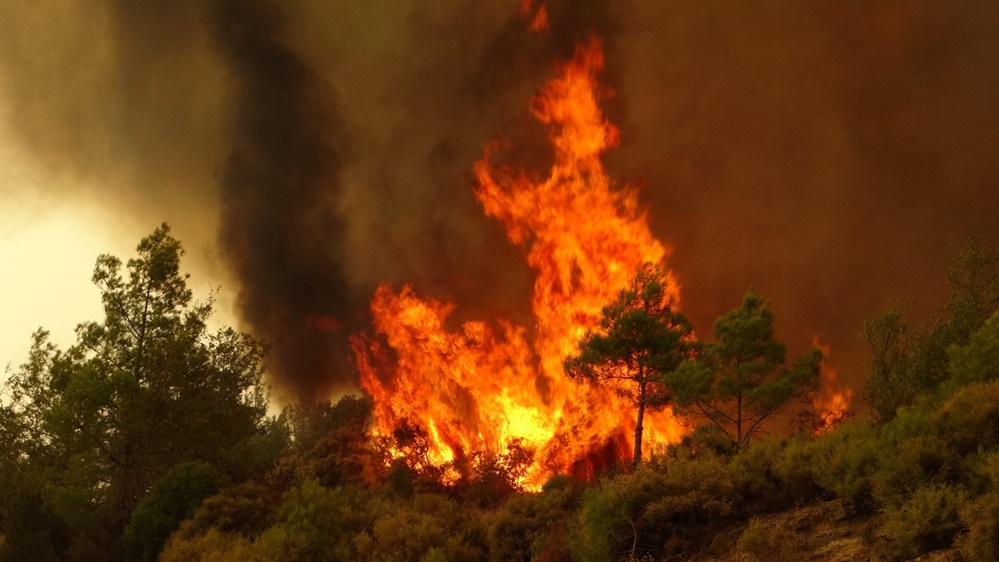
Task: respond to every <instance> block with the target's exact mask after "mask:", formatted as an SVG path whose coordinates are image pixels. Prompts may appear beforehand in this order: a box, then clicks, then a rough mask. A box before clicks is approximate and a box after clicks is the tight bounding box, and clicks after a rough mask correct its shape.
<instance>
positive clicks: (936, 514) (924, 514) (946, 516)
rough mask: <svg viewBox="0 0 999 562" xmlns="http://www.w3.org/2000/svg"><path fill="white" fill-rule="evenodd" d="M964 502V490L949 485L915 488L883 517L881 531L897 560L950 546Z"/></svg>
mask: <svg viewBox="0 0 999 562" xmlns="http://www.w3.org/2000/svg"><path fill="white" fill-rule="evenodd" d="M965 500H966V494H965V492H964V491H963V490H961V489H959V488H955V487H952V486H948V485H932V486H924V487H922V488H918V489H917V490H915V492H913V494H912V496H911V497H910V498H909V499H908V500H906V501H904V502H903V503H901V504H900V505H898V506H895V507H889V508H888V509H886V510H885V512H884V514H883V516H882V517H883V522H882V531H883V533H884V535H885V536H886V537H887V538H888V539H889V541H890V542H891V544H892V547H893V548H894V550H895V554H896V556H898V557H899V558H914V557H916V556H919V555H920V554H922V553H924V552H929V551H931V550H936V549H939V548H945V547H948V546H950V545H951V543H952V542H953V540H954V537H955V535H957V533H958V532H959V531H960V530H961V528H962V525H961V521H960V517H959V511H960V509H961V506H962V504H963V503H964V502H965Z"/></svg>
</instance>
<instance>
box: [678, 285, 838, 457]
mask: <svg viewBox="0 0 999 562" xmlns="http://www.w3.org/2000/svg"><path fill="white" fill-rule="evenodd" d="M773 322H774V319H773V314H772V313H771V312H770V304H769V303H768V302H765V301H764V300H763V297H761V296H760V295H759V294H757V293H756V292H755V291H753V290H750V291H749V292H748V293H746V296H745V297H743V299H742V305H741V306H740V307H738V308H736V309H734V310H732V311H730V312H727V313H725V314H723V315H722V316H720V317H719V318H718V319H717V320H716V321H715V327H714V328H715V329H714V335H715V340H716V341H714V342H711V343H707V344H705V345H704V346H703V348H702V350H701V352H700V354H699V356H698V357H697V358H696V359H692V360H689V361H686V362H684V364H683V365H682V366H681V367H680V368H679V369H677V370H676V371H674V372H672V373H669V374H667V376H666V382H667V384H668V385H669V386H671V387H673V388H674V389H675V391H676V398H675V401H676V403H677V404H678V405H679V406H680V407H681V408H685V409H687V410H688V411H693V412H696V413H698V414H700V415H703V416H704V417H705V418H707V420H709V421H710V422H711V423H712V424H714V425H716V426H718V427H719V428H721V430H722V431H724V432H725V434H726V435H728V436H729V438H730V439H732V441H733V442H734V443H735V444H736V446H739V447H741V446H742V445H744V444H745V443H746V442H747V441H748V440H749V439H750V437H752V435H753V434H754V433H755V432H757V431H758V430H759V429H760V424H761V423H762V422H763V421H764V420H766V419H767V418H769V417H770V416H772V415H773V414H775V413H776V412H777V411H779V410H780V408H781V407H782V406H784V405H785V404H786V403H788V402H789V401H792V400H795V399H798V398H802V397H804V395H805V394H806V393H807V392H808V391H809V390H811V389H812V388H813V387H814V384H815V382H816V381H817V380H818V376H819V372H820V368H821V363H822V352H821V351H819V350H818V349H812V350H811V351H810V352H808V353H806V354H805V355H803V356H801V357H799V358H798V359H797V360H795V362H794V364H793V365H791V366H786V365H785V353H784V345H783V344H782V343H780V342H778V341H776V340H774V326H773Z"/></svg>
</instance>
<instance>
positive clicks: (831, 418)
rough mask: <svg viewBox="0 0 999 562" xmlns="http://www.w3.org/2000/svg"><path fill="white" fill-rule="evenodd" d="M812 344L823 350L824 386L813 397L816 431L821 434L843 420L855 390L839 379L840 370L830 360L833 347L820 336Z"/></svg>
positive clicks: (814, 337) (813, 338)
mask: <svg viewBox="0 0 999 562" xmlns="http://www.w3.org/2000/svg"><path fill="white" fill-rule="evenodd" d="M812 345H814V346H815V347H817V348H819V349H820V350H821V351H822V357H823V358H824V359H823V360H822V375H821V377H822V387H821V388H820V389H819V391H818V392H816V393H815V395H814V396H813V397H812V408H814V410H815V414H816V416H817V424H816V427H815V433H816V434H820V433H824V432H825V431H827V430H829V429H831V428H832V427H834V426H835V425H836V424H837V423H838V422H840V421H842V420H843V419H844V418H845V417H846V415H847V412H848V411H849V409H850V402H851V400H852V399H853V390H852V389H851V388H849V387H847V386H846V385H844V384H843V382H842V381H840V380H839V370H838V369H837V368H836V367H835V366H834V365H833V364H832V362H831V361H830V360H829V357H830V355H829V353H830V351H831V347H830V346H829V345H828V344H822V343H821V342H820V341H819V338H818V336H813V337H812Z"/></svg>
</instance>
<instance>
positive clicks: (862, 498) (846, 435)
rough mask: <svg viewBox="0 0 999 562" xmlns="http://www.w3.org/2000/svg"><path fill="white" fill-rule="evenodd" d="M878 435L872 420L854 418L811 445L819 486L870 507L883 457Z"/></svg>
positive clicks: (814, 473) (842, 497) (813, 464)
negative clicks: (872, 484) (877, 472)
mask: <svg viewBox="0 0 999 562" xmlns="http://www.w3.org/2000/svg"><path fill="white" fill-rule="evenodd" d="M877 436H878V431H877V427H876V426H875V425H874V423H873V422H872V421H871V420H870V419H868V418H853V419H851V420H850V421H848V422H846V423H844V424H843V425H841V426H840V427H839V428H837V429H836V431H831V432H829V433H825V434H823V435H822V436H820V437H819V438H817V439H815V440H814V441H813V442H812V443H810V448H811V449H812V454H811V455H810V458H809V460H810V462H811V465H812V466H811V470H812V474H813V476H814V478H815V482H816V483H817V484H818V485H819V486H821V487H822V488H823V489H825V490H827V491H829V492H831V493H833V494H834V495H835V496H836V497H838V498H840V499H843V500H846V501H848V502H852V503H854V504H855V505H858V506H864V505H866V504H868V503H869V500H870V497H871V475H872V474H873V473H874V472H875V471H876V470H877V468H878V464H879V461H880V457H881V452H882V451H881V446H880V444H879V442H878V439H877Z"/></svg>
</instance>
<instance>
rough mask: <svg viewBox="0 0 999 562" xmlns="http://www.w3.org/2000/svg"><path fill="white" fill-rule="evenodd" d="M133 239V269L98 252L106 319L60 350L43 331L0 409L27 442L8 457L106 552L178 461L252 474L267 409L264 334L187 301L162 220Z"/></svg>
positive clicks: (78, 545)
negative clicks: (212, 319) (225, 324)
mask: <svg viewBox="0 0 999 562" xmlns="http://www.w3.org/2000/svg"><path fill="white" fill-rule="evenodd" d="M137 250H138V256H137V257H136V258H134V259H131V260H129V261H128V263H127V265H126V266H125V269H126V271H127V275H123V273H122V262H121V260H119V259H118V258H116V257H113V256H109V255H102V256H100V257H99V258H98V259H97V265H96V267H95V268H94V274H93V281H94V283H95V284H96V285H97V287H98V288H99V289H100V291H101V300H102V302H103V305H104V319H103V321H101V322H85V323H83V324H80V325H79V326H78V327H77V330H76V335H77V343H76V344H75V345H74V346H72V347H70V348H69V349H68V350H65V351H62V350H59V349H57V348H56V346H54V345H53V344H51V343H50V342H49V341H48V338H47V333H46V332H44V331H39V332H38V333H36V334H35V336H34V342H33V345H32V348H31V352H30V355H29V358H28V361H27V362H26V363H25V364H24V365H22V366H21V367H20V368H19V369H17V370H15V371H13V372H12V373H11V374H10V377H9V379H8V381H7V382H6V383H5V386H4V390H5V393H6V394H7V398H8V404H7V405H6V406H4V408H5V413H4V415H3V416H0V423H2V426H3V427H2V428H0V435H5V436H7V438H9V440H10V441H12V442H13V443H16V444H17V447H18V449H19V454H18V456H17V458H16V459H13V461H12V462H13V464H14V467H13V469H14V470H15V471H17V472H19V473H24V474H32V475H35V477H36V478H37V480H39V481H41V482H44V486H42V487H41V490H40V493H41V496H42V498H43V500H44V502H45V505H46V506H47V507H48V509H50V510H51V511H52V512H54V513H55V514H57V515H58V517H59V518H60V519H61V521H63V522H64V523H65V524H66V525H67V526H68V527H69V528H70V529H72V530H73V536H74V538H73V542H74V544H73V546H72V547H71V548H74V549H76V550H77V551H79V550H80V549H83V550H89V551H93V552H94V553H100V554H99V557H100V558H105V559H113V558H115V557H116V554H115V552H116V550H117V549H118V548H120V533H121V531H122V529H123V527H124V524H125V523H126V522H127V521H128V518H129V516H130V515H131V513H132V510H133V509H134V508H135V507H136V505H137V504H138V502H139V500H140V499H141V498H142V497H143V495H144V494H145V493H146V492H147V491H148V490H149V487H150V485H151V484H152V483H153V482H155V481H156V480H158V479H159V478H160V477H161V476H163V475H164V474H165V473H166V472H167V471H169V470H170V469H171V467H173V466H174V465H176V464H177V463H180V462H183V461H190V460H201V461H206V462H209V463H211V464H213V465H216V466H219V467H222V468H223V469H226V470H227V471H229V472H230V473H233V474H240V473H242V472H245V471H246V470H247V465H248V464H251V463H249V459H252V458H254V455H253V454H252V451H251V450H250V449H252V445H251V442H252V440H251V438H253V437H254V436H258V435H259V433H260V432H261V431H262V428H263V427H264V423H263V422H264V420H265V415H266V399H265V395H264V390H263V387H262V386H261V381H260V377H261V367H260V365H261V363H260V360H261V357H262V354H263V348H262V346H261V344H259V343H258V342H256V341H255V340H253V339H252V338H251V337H250V336H248V335H245V334H239V333H237V332H235V331H233V330H232V329H228V328H226V329H221V330H219V331H217V332H214V333H213V332H210V331H209V330H208V328H207V321H208V318H209V316H210V315H211V313H212V302H211V301H210V300H209V301H208V302H195V301H194V300H193V296H192V294H191V291H190V289H188V287H187V276H185V275H182V274H181V273H180V258H181V256H182V255H183V250H182V249H181V245H180V243H179V242H178V241H177V240H175V239H174V238H173V237H172V236H171V235H170V229H169V228H168V227H167V226H166V225H163V226H161V227H159V228H157V229H156V230H155V231H154V232H153V233H152V234H151V235H150V236H148V237H146V238H144V239H143V240H142V241H141V242H140V243H139V245H138V248H137ZM109 541H110V544H109ZM95 555H97V554H95Z"/></svg>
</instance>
